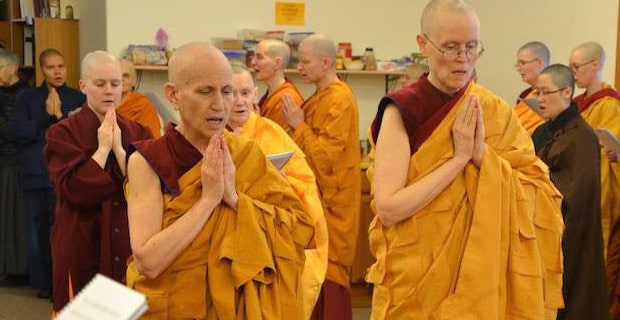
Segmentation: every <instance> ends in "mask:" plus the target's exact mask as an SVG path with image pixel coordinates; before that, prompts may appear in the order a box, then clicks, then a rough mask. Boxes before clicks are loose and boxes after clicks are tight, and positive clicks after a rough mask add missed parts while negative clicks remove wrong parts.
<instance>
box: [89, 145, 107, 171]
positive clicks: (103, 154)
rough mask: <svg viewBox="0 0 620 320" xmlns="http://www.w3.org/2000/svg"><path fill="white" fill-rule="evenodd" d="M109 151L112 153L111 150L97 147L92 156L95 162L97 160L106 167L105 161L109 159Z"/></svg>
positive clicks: (102, 166)
mask: <svg viewBox="0 0 620 320" xmlns="http://www.w3.org/2000/svg"><path fill="white" fill-rule="evenodd" d="M109 153H110V150H105V149H103V148H99V149H97V151H95V153H93V155H92V156H91V158H93V160H95V162H97V164H98V165H99V166H100V167H101V168H102V169H103V168H105V163H106V162H107V161H108V154H109Z"/></svg>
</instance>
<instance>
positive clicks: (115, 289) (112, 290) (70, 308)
mask: <svg viewBox="0 0 620 320" xmlns="http://www.w3.org/2000/svg"><path fill="white" fill-rule="evenodd" d="M147 308H148V306H147V304H146V297H145V296H144V295H143V294H142V293H139V292H137V291H135V290H132V289H130V288H128V287H126V286H124V285H123V284H121V283H118V282H116V281H114V280H112V279H110V278H108V277H106V276H104V275H101V274H97V275H96V276H95V277H94V278H93V280H91V281H90V282H89V283H88V284H87V285H86V287H85V288H84V289H82V291H80V293H78V295H77V296H76V297H75V299H73V300H72V301H71V302H69V304H67V305H66V306H65V307H64V308H63V309H62V310H61V311H60V313H59V314H58V317H56V320H91V319H92V320H134V319H138V318H139V317H140V316H141V315H142V314H143V313H144V312H145V311H146V309H147Z"/></svg>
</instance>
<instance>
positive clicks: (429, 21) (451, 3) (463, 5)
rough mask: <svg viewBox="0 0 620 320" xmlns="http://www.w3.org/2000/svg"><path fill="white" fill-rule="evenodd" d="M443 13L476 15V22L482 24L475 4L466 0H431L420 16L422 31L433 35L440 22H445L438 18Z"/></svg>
mask: <svg viewBox="0 0 620 320" xmlns="http://www.w3.org/2000/svg"><path fill="white" fill-rule="evenodd" d="M442 13H452V14H466V15H471V16H473V17H475V20H476V22H477V23H478V25H480V22H479V19H478V14H476V10H475V9H474V7H473V6H471V5H470V4H469V3H468V2H466V1H464V0H431V1H430V2H429V3H428V4H427V5H426V7H424V10H423V11H422V17H421V18H420V28H421V30H422V33H424V34H426V35H428V36H431V35H433V33H434V32H435V29H436V28H437V26H438V24H441V23H443V21H440V20H441V19H438V17H439V15H440V14H442Z"/></svg>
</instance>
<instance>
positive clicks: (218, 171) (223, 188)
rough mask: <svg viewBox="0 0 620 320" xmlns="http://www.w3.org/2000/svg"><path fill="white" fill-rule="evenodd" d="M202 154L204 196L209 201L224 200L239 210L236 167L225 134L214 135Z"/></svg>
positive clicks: (201, 170)
mask: <svg viewBox="0 0 620 320" xmlns="http://www.w3.org/2000/svg"><path fill="white" fill-rule="evenodd" d="M202 155H203V161H202V166H201V168H200V177H201V181H202V186H203V188H202V197H205V198H207V199H208V200H209V202H219V201H224V203H225V204H226V205H228V206H229V207H231V208H232V209H233V210H235V211H237V203H238V201H239V196H238V195H237V189H236V187H235V174H236V168H235V164H234V163H233V161H232V157H231V155H230V150H229V149H228V145H227V144H226V139H224V136H222V135H221V134H217V135H214V136H212V137H211V139H210V140H209V144H208V145H207V148H206V149H205V150H204V152H203V154H202Z"/></svg>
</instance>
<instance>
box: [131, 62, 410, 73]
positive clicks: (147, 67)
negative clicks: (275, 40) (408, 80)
mask: <svg viewBox="0 0 620 320" xmlns="http://www.w3.org/2000/svg"><path fill="white" fill-rule="evenodd" d="M136 70H145V71H168V66H159V65H147V64H138V65H136ZM284 73H291V74H296V73H297V74H298V73H299V71H297V69H286V70H284ZM336 73H337V74H355V75H380V76H391V75H394V76H401V75H403V74H404V73H403V72H402V71H368V70H336Z"/></svg>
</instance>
